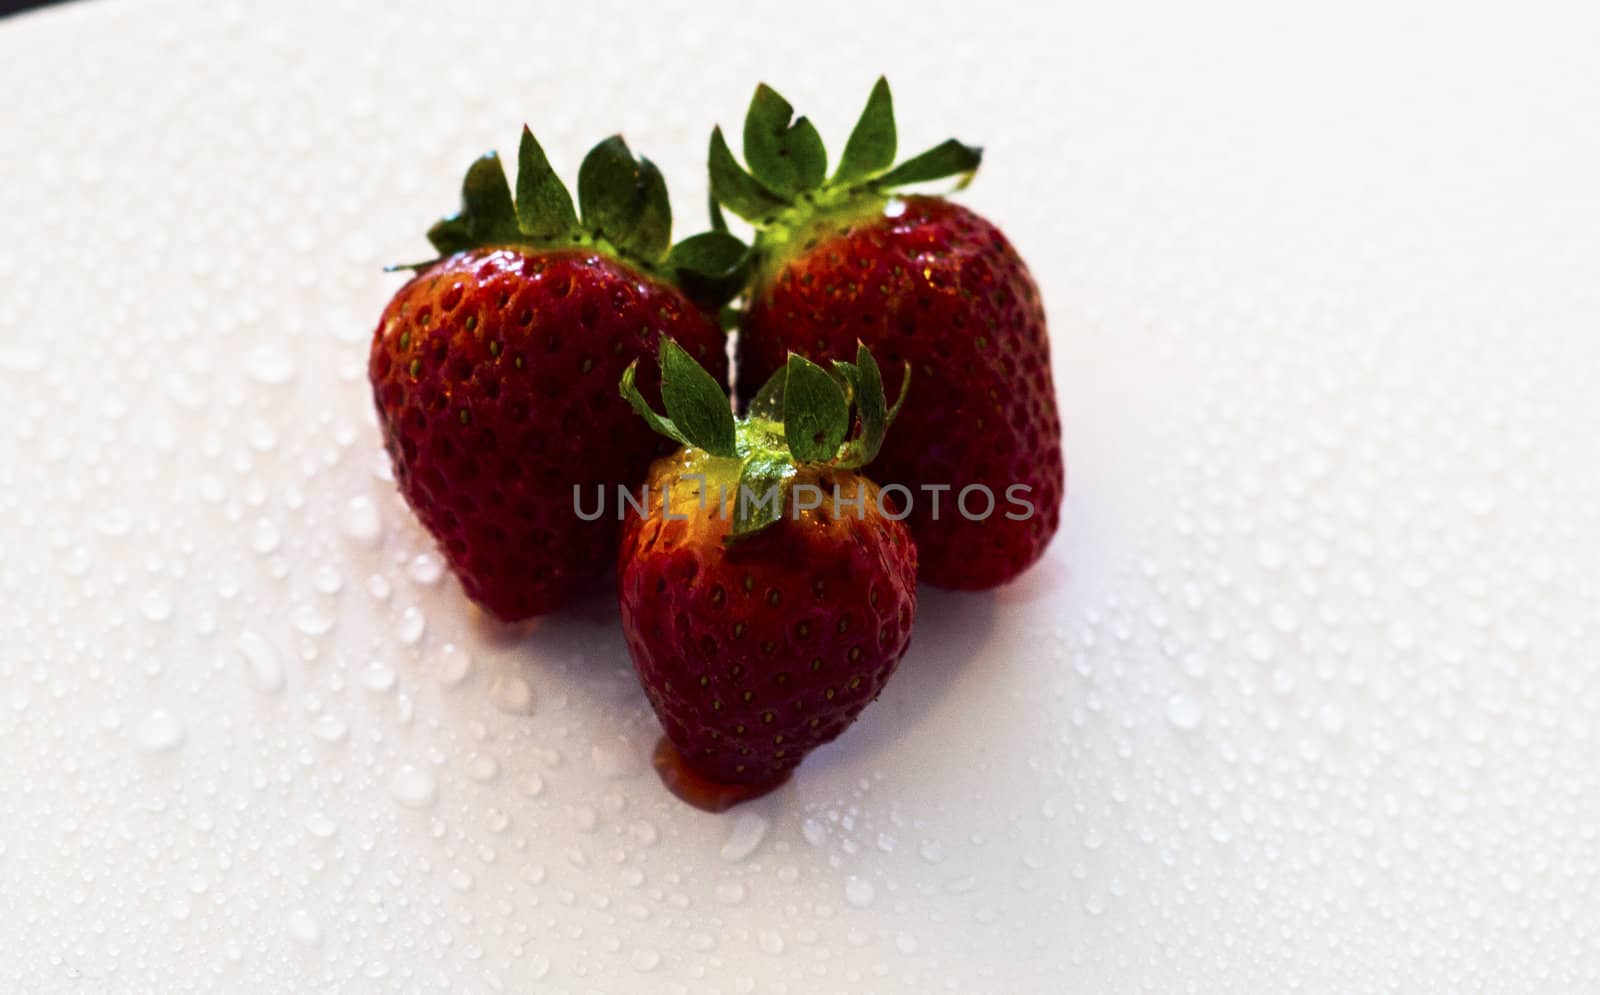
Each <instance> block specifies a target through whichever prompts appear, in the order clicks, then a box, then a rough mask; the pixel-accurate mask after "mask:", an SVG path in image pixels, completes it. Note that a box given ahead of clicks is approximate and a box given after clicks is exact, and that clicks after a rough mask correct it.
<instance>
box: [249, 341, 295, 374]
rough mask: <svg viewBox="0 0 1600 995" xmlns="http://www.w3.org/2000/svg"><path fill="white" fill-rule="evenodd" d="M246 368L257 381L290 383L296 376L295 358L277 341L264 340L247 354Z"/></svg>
mask: <svg viewBox="0 0 1600 995" xmlns="http://www.w3.org/2000/svg"><path fill="white" fill-rule="evenodd" d="M245 369H246V370H247V371H248V372H249V374H250V378H251V379H252V380H255V381H256V382H257V383H264V384H282V383H288V382H289V380H290V378H291V377H293V376H294V358H293V357H292V356H290V355H289V353H288V351H287V350H285V349H284V348H283V347H282V346H281V345H279V344H278V343H276V342H271V341H268V342H262V343H260V344H259V345H257V346H256V347H255V348H253V349H251V350H250V352H249V353H248V354H246V356H245Z"/></svg>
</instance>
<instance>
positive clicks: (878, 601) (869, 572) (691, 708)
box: [617, 451, 917, 784]
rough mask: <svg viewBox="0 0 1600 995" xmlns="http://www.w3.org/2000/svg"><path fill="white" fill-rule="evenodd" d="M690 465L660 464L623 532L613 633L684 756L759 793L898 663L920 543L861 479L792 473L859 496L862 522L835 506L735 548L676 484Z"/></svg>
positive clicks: (675, 459)
mask: <svg viewBox="0 0 1600 995" xmlns="http://www.w3.org/2000/svg"><path fill="white" fill-rule="evenodd" d="M697 455H700V456H703V454H697ZM695 458H696V455H691V454H690V453H689V452H688V451H685V452H680V453H678V454H676V455H674V456H670V457H666V458H664V459H662V460H660V461H658V462H657V463H656V465H655V467H654V468H653V469H652V471H651V477H650V490H649V514H647V515H646V516H643V517H641V516H639V515H637V514H633V513H630V514H629V515H628V517H627V519H626V522H625V524H624V526H623V536H622V544H621V550H620V552H619V554H618V570H617V589H618V596H619V603H620V606H621V610H622V624H623V632H624V634H625V636H626V637H627V642H628V649H629V651H630V653H631V655H632V657H633V663H634V668H635V670H636V671H637V672H638V675H639V679H640V681H641V683H642V684H643V686H644V688H645V692H646V694H647V695H648V697H649V699H650V703H651V705H652V706H653V707H654V708H655V711H656V714H657V715H658V716H659V717H660V719H661V723H662V725H663V727H665V729H666V732H667V736H668V737H669V738H670V739H671V741H672V743H673V744H674V745H675V746H676V747H677V748H678V750H679V752H680V753H681V754H682V756H683V758H684V760H685V762H686V763H688V764H689V765H690V766H691V767H692V768H694V769H695V770H696V771H698V772H699V773H701V774H703V775H705V776H706V777H709V778H712V779H715V780H717V781H722V782H725V783H730V784H763V783H770V782H772V781H774V780H777V779H778V778H781V777H783V776H785V775H786V774H787V773H788V772H789V771H791V770H792V769H793V768H794V767H795V766H796V765H797V764H799V763H800V761H801V759H802V758H803V757H804V756H805V755H806V754H807V753H809V752H810V751H811V750H813V749H815V748H816V747H817V746H820V745H821V744H823V743H826V742H829V741H830V740H832V739H834V738H835V737H837V736H838V735H839V734H840V733H842V732H843V731H844V730H845V729H846V728H847V727H848V726H849V725H850V724H851V723H852V722H854V721H855V719H856V716H857V715H859V714H860V712H861V710H862V709H863V708H865V707H866V706H867V705H868V704H870V703H871V702H872V701H873V699H875V698H876V697H877V696H878V693H879V692H880V691H882V689H883V686H884V684H885V682H886V681H887V680H888V679H889V677H890V675H891V674H892V673H893V672H894V670H895V667H896V666H897V665H898V664H899V662H900V659H901V657H902V656H903V655H904V654H905V651H906V647H907V646H908V645H909V643H910V640H911V627H912V623H913V621H914V620H915V617H916V610H917V592H916V558H917V550H916V545H915V543H914V542H913V540H912V538H911V534H910V532H909V531H908V530H907V529H906V528H905V526H904V524H903V523H901V522H897V521H892V520H890V519H887V518H884V517H883V516H881V515H877V514H874V513H872V510H871V509H872V508H873V507H874V502H875V501H876V500H877V497H876V495H877V488H876V486H875V485H873V484H872V483H871V481H868V480H866V479H865V478H863V477H859V476H857V475H855V474H852V473H848V472H843V471H828V470H821V471H818V470H813V469H802V470H801V471H800V476H799V477H798V478H797V479H799V480H815V481H816V483H817V485H818V486H820V487H821V488H822V489H823V492H824V493H825V494H827V495H831V494H832V484H833V483H835V482H837V483H838V485H839V487H840V491H841V493H842V494H843V495H844V497H845V498H846V499H848V498H850V497H851V496H852V495H854V494H856V493H857V491H856V487H858V486H860V487H863V488H865V489H866V495H867V496H866V498H865V500H866V507H867V509H868V514H867V515H866V516H865V517H864V518H862V517H857V515H856V512H855V511H854V510H853V509H851V508H850V507H848V506H844V507H843V513H842V514H840V515H838V516H835V515H833V513H832V499H831V496H830V497H827V498H825V499H824V501H823V507H822V508H820V509H817V510H816V511H806V512H803V513H802V517H801V518H800V519H799V520H791V519H788V518H785V519H784V520H781V521H779V522H777V523H776V524H774V525H771V526H769V527H768V528H766V529H764V530H763V531H761V532H759V533H757V534H755V535H753V536H750V537H747V538H744V539H741V540H739V541H738V542H737V543H736V544H734V545H733V546H731V547H730V546H728V545H726V544H725V543H724V542H723V539H724V538H725V537H726V536H727V534H728V529H729V527H730V525H731V521H730V517H731V516H725V515H719V514H718V513H717V512H716V503H715V501H714V500H713V501H707V502H706V506H705V507H704V508H701V507H700V506H699V504H698V503H697V501H696V500H695V498H694V497H692V496H688V494H689V491H687V490H686V489H685V488H691V487H692V485H689V484H686V483H682V482H681V481H682V475H683V474H684V473H685V472H694V471H696V470H697V469H699V468H698V467H697V466H696V464H695V463H694V460H695ZM710 476H711V479H712V483H711V484H710V487H709V490H710V491H711V492H712V493H715V490H716V488H717V482H716V475H715V472H712V473H711V475H710ZM674 481H679V483H678V485H677V486H676V488H674V489H673V498H672V505H671V509H670V510H671V512H672V514H673V515H674V516H677V515H684V516H686V517H687V520H686V521H672V520H668V519H667V518H666V516H665V515H664V513H663V512H664V509H663V500H662V493H663V492H662V486H661V485H662V483H663V482H666V483H667V484H668V485H669V487H670V486H672V483H673V482H674ZM729 483H730V486H731V483H732V482H729Z"/></svg>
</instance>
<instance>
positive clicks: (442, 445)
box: [368, 79, 1064, 787]
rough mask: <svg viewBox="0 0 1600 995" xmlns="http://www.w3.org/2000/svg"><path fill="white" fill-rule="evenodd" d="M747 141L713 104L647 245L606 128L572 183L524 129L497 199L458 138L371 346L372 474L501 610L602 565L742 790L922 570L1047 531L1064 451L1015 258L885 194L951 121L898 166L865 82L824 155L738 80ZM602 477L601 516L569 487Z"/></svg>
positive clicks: (652, 196) (955, 223) (624, 153)
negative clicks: (700, 165)
mask: <svg viewBox="0 0 1600 995" xmlns="http://www.w3.org/2000/svg"><path fill="white" fill-rule="evenodd" d="M743 152H744V165H742V166H741V165H740V164H739V162H738V161H737V160H736V159H735V158H734V156H733V154H732V152H731V151H730V150H729V147H728V144H727V141H726V139H725V138H724V136H723V134H722V131H721V129H720V128H719V129H716V130H714V131H713V132H712V137H711V147H710V155H709V169H710V177H711V190H712V206H711V227H710V230H708V231H705V232H702V233H700V234H697V235H694V236H691V237H689V238H686V239H684V240H682V241H680V242H677V243H676V244H674V243H673V242H672V241H671V226H672V214H671V208H670V206H669V203H668V199H667V192H666V185H665V182H664V181H663V179H662V177H661V173H660V172H659V170H657V169H656V167H655V166H654V165H653V164H652V163H651V162H650V161H649V160H648V159H646V158H643V157H635V156H634V155H633V153H632V152H631V151H630V150H629V149H628V147H627V145H626V144H625V143H624V142H623V141H622V139H621V138H620V137H615V136H614V137H612V138H608V139H606V140H605V141H603V142H601V143H600V144H599V145H597V146H595V148H594V149H593V150H592V151H591V152H590V153H589V154H588V156H587V157H585V159H584V161H583V163H582V164H581V166H580V168H579V171H578V184H577V198H576V204H574V198H573V197H572V194H571V193H570V192H569V190H568V188H567V187H566V186H565V184H563V183H562V181H561V180H560V178H559V177H558V176H557V175H556V173H555V171H554V170H553V169H552V168H551V166H550V164H549V162H548V161H547V159H546V158H545V155H544V152H543V150H542V149H541V148H540V147H539V144H538V142H537V141H535V140H534V138H533V135H532V134H531V133H530V132H529V131H528V130H527V129H526V128H524V129H523V133H522V142H521V146H520V148H519V152H518V162H517V178H516V189H515V194H513V191H512V188H511V186H510V184H509V183H508V182H507V179H506V175H505V172H504V170H503V169H502V167H501V165H500V162H499V160H498V159H497V158H496V157H495V156H494V155H493V154H492V153H491V154H489V155H486V156H484V157H483V158H481V159H479V160H478V161H477V162H475V163H474V164H473V165H472V167H471V168H470V169H469V170H468V172H467V175H466V179H465V182H464V184H463V189H462V206H461V209H460V211H459V212H457V213H456V214H454V215H452V216H450V217H448V218H445V219H444V220H442V221H440V222H438V223H437V224H435V225H434V226H433V227H432V228H431V229H430V230H429V232H428V237H429V240H430V241H431V242H432V244H433V246H434V248H435V249H436V250H437V252H438V253H439V257H438V258H436V259H434V260H432V261H429V262H426V263H420V264H417V265H415V266H412V267H409V268H411V269H413V270H415V271H416V272H415V274H414V275H413V277H412V278H411V279H410V281H409V282H407V283H406V284H405V286H403V287H402V288H400V290H399V291H398V292H397V293H396V294H395V296H394V298H393V299H392V300H391V301H390V303H389V305H388V307H387V308H386V309H385V311H384V313H383V316H382V318H381V319H380V321H379V324H378V328H377V331H376V332H375V333H374V336H373V341H372V348H371V353H370V358H369V365H368V371H369V376H370V379H371V382H372V390H373V397H374V400H375V401H376V404H377V408H378V414H379V422H380V425H381V428H382V431H383V437H384V444H385V446H386V448H387V449H388V452H389V455H390V457H391V460H392V461H393V464H394V470H395V479H396V482H397V483H398V485H399V487H400V490H401V492H402V493H403V494H404V496H405V497H406V499H407V501H408V502H409V503H410V505H411V506H412V508H413V509H414V510H415V512H416V514H417V517H418V518H419V519H420V520H421V521H422V523H423V524H424V525H425V526H426V527H427V528H428V530H429V531H430V532H431V533H432V534H433V535H434V536H435V538H436V539H437V540H438V542H439V546H440V548H441V550H442V552H443V554H444V556H445V558H446V559H447V561H448V562H449V564H450V566H451V568H452V570H453V571H454V572H455V574H456V576H457V577H458V578H459V579H460V581H461V584H462V587H463V589H464V590H465V591H466V592H467V594H468V596H469V597H471V598H472V599H473V600H474V601H475V602H477V603H478V604H479V605H481V606H482V607H483V608H484V609H485V610H487V611H488V612H490V613H491V614H493V615H495V616H497V617H499V618H501V619H504V620H507V621H515V620H518V619H524V618H528V617H532V616H534V615H539V614H544V613H548V612H552V611H557V610H559V609H560V607H561V605H562V603H563V602H564V601H565V600H566V599H567V598H569V597H570V596H571V595H572V594H573V593H574V592H575V591H577V590H579V589H581V588H582V587H583V586H584V585H585V584H586V583H588V582H590V581H591V580H593V579H594V578H596V577H598V576H599V575H601V574H602V573H604V572H605V570H606V569H607V566H608V565H609V564H615V567H616V579H617V593H618V602H619V607H620V614H621V620H622V626H623V630H624V633H625V635H626V637H627V643H628V648H629V651H630V654H631V655H632V658H633V662H634V666H635V669H636V671H637V673H638V675H639V678H640V681H641V683H642V684H643V686H644V689H645V693H646V695H647V696H648V697H649V700H650V702H651V704H652V706H653V707H654V708H655V711H656V713H657V715H658V716H659V717H660V719H661V722H662V725H663V726H664V727H665V729H666V733H667V736H668V739H669V740H670V741H671V743H672V745H673V746H674V747H675V748H676V751H677V756H678V757H679V758H680V759H681V762H682V763H683V764H684V765H686V767H687V768H688V770H689V771H690V772H692V773H693V774H694V775H697V776H700V777H704V778H709V779H711V780H712V781H715V782H719V783H724V784H734V785H747V786H752V787H760V786H763V785H770V784H773V783H775V782H776V781H778V780H780V779H782V778H783V777H785V776H787V774H788V773H789V772H790V771H791V770H792V769H793V768H794V767H795V766H796V765H797V764H799V763H800V761H801V759H802V758H804V756H805V755H806V754H807V753H808V752H809V751H811V750H812V749H814V748H815V747H816V746H818V745H820V744H822V743H825V742H828V741H829V740H831V739H833V738H834V737H836V736H838V735H839V734H840V733H841V732H843V731H844V730H845V729H846V728H847V727H848V726H849V725H850V724H851V723H852V722H854V721H855V719H856V717H857V715H858V714H859V713H860V712H861V710H862V709H863V708H865V707H866V705H867V704H869V703H870V702H871V701H872V700H873V699H874V698H876V697H877V695H878V693H879V692H880V691H881V690H882V688H883V686H884V683H885V681H887V680H888V678H889V676H890V675H891V674H892V673H893V672H894V670H895V668H896V666H898V664H899V662H900V660H901V658H902V657H903V656H904V654H905V652H906V648H907V646H908V645H909V642H910V638H911V631H912V626H913V623H914V620H915V617H916V604H917V597H916V584H917V580H918V579H919V578H920V579H921V580H924V581H927V582H930V583H933V584H936V585H939V586H943V587H952V588H964V589H982V588H989V587H993V586H996V585H998V584H1001V583H1004V582H1005V581H1007V580H1009V579H1011V578H1012V577H1014V576H1016V575H1017V574H1018V573H1020V572H1021V571H1022V570H1024V569H1026V568H1027V567H1028V566H1029V565H1030V564H1031V563H1033V562H1034V561H1035V560H1037V559H1038V558H1039V556H1041V555H1042V554H1043V552H1044V549H1045V547H1046V545H1047V544H1048V542H1049V540H1050V538H1051V536H1052V535H1053V534H1054V533H1055V531H1056V528H1057V525H1058V522H1059V515H1060V505H1061V500H1062V495H1063V492H1064V471H1063V464H1062V456H1061V441H1060V434H1061V432H1060V423H1059V419H1058V417H1057V414H1056V405H1055V393H1054V387H1053V384H1052V382H1051V370H1050V355H1049V340H1048V336H1047V332H1046V327H1045V319H1044V312H1043V309H1042V306H1041V304H1040V298H1039V293H1038V290H1037V288H1036V287H1035V285H1034V283H1033V280H1032V278H1031V277H1030V276H1029V274H1028V271H1027V267H1026V266H1025V265H1024V264H1023V262H1022V260H1021V258H1020V257H1019V256H1018V255H1017V253H1016V251H1015V249H1013V248H1012V246H1011V244H1010V243H1009V242H1008V241H1007V240H1006V238H1005V236H1004V235H1002V234H1001V233H1000V231H999V230H998V229H997V228H995V227H994V226H993V225H991V224H990V223H989V222H987V221H985V220H984V219H983V218H981V217H979V216H978V215H976V214H974V213H973V212H972V211H970V210H967V209H966V208H964V207H961V206H959V205H956V204H954V203H952V202H950V201H948V200H946V199H945V198H943V197H939V196H929V195H913V194H905V193H903V192H902V190H903V188H905V187H908V186H913V185H917V184H923V183H926V182H928V181H931V180H937V179H941V178H944V177H952V176H954V177H959V178H960V180H961V183H962V185H964V183H965V182H966V181H967V180H968V179H970V177H971V175H972V173H973V172H974V171H975V170H976V169H977V166H978V163H979V160H980V152H979V150H978V149H976V148H973V147H970V146H967V145H963V144H961V143H959V142H956V141H953V140H952V141H947V142H945V143H943V144H941V145H938V146H936V147H934V148H933V149H931V150H929V151H927V152H924V153H922V154H920V155H917V156H914V157H912V158H910V159H907V160H905V161H903V162H901V163H899V164H898V165H896V164H895V161H894V160H895V156H896V136H895V123H894V115H893V110H892V101H891V97H890V93H889V88H888V85H887V83H885V82H884V81H883V80H881V79H880V80H879V81H878V82H877V84H876V86H874V88H873V90H872V94H871V96H870V97H869V99H868V101H867V106H866V109H865V110H864V111H863V112H862V115H861V118H860V120H859V121H858V123H857V124H856V127H855V129H854V131H853V132H852V133H851V135H850V137H849V140H848V141H847V142H846V144H845V147H844V151H843V153H842V155H841V156H840V159H839V162H838V164H837V166H836V167H835V168H834V170H833V172H832V173H831V175H830V173H829V171H828V159H827V153H826V150H825V148H824V146H823V143H822V139H821V138H820V136H819V135H818V133H817V131H816V128H815V127H814V126H813V125H812V124H811V123H810V122H809V121H808V120H807V119H806V118H804V117H798V118H797V117H795V115H794V112H793V109H792V108H791V107H790V105H789V104H788V102H787V101H785V100H784V99H783V98H782V97H780V96H779V95H778V94H777V93H776V92H774V91H773V90H772V89H770V88H768V87H766V86H762V87H760V88H758V89H757V91H756V94H755V97H754V99H753V100H752V101H751V104H750V109H749V113H748V115H747V116H746V119H745V122H744V131H743ZM722 208H726V209H727V210H728V211H731V212H732V213H734V214H736V215H738V216H739V217H741V218H743V219H744V220H745V221H747V222H749V224H750V225H751V227H752V229H753V233H754V234H753V237H752V239H751V240H750V241H749V242H748V243H746V242H745V241H743V240H741V239H739V238H737V237H735V236H734V235H732V234H730V233H729V232H728V230H727V225H726V223H725V221H724V218H723V214H722ZM725 329H728V330H734V332H735V339H734V350H733V356H734V362H735V369H736V373H737V383H739V384H740V385H747V384H749V385H754V384H762V387H761V388H760V390H758V391H755V392H754V393H752V394H749V395H745V396H740V397H737V398H733V399H732V400H730V397H731V395H732V392H731V391H730V390H729V388H728V383H729V370H728V361H727V352H726V350H725ZM641 360H643V361H644V362H641ZM880 360H882V361H883V362H884V364H885V365H884V366H883V367H882V368H881V369H880V367H879V361H880ZM913 379H915V380H916V388H915V390H909V389H908V388H909V387H910V385H911V381H912V380H913ZM891 396H894V397H896V400H895V401H894V403H893V404H890V403H889V400H888V398H889V397H891ZM908 396H909V399H908ZM736 409H737V410H739V411H741V412H742V417H735V410H736ZM663 412H664V413H663ZM891 423H893V425H894V430H893V431H892V432H891V431H889V429H890V425H891ZM868 463H872V464H873V478H875V480H876V482H875V480H874V479H868V477H867V476H865V475H864V473H863V468H864V467H866V466H867V464H868ZM880 484H881V485H882V486H880ZM616 491H620V492H622V493H623V494H625V495H628V496H629V499H628V500H625V501H623V502H620V504H622V505H624V506H626V507H627V509H628V511H629V513H628V514H624V515H620V516H619V515H607V514H595V515H590V514H583V513H581V509H580V508H579V500H578V498H579V495H581V494H585V493H600V494H605V493H609V492H616ZM930 497H931V500H930ZM941 497H942V498H943V501H942V502H941V500H940V499H941ZM941 512H942V513H941ZM619 519H620V520H619Z"/></svg>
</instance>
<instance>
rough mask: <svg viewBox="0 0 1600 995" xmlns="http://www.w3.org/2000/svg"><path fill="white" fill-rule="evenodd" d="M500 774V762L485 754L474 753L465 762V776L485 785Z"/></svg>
mask: <svg viewBox="0 0 1600 995" xmlns="http://www.w3.org/2000/svg"><path fill="white" fill-rule="evenodd" d="M499 773H500V762H499V761H497V760H496V759H495V758H494V757H492V756H490V755H489V754H487V753H475V754H473V755H472V757H471V758H469V759H468V760H467V776H468V777H470V778H472V779H473V780H474V781H477V782H478V783H480V784H487V783H488V782H490V781H492V780H494V779H495V777H496V776H498V775H499Z"/></svg>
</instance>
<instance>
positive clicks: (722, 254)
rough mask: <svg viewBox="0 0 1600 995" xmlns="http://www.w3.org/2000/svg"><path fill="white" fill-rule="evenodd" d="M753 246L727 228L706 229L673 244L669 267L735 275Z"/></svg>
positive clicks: (714, 275)
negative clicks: (731, 233) (729, 231)
mask: <svg viewBox="0 0 1600 995" xmlns="http://www.w3.org/2000/svg"><path fill="white" fill-rule="evenodd" d="M749 251H750V247H749V246H748V245H745V244H744V243H743V242H741V241H739V239H737V238H735V237H734V236H732V235H730V234H728V233H727V232H726V231H703V232H701V233H700V234H698V235H690V236H689V237H688V238H686V239H684V240H683V241H681V242H679V243H678V244H677V245H674V246H673V247H672V251H671V252H670V253H668V255H667V266H668V267H669V268H671V269H675V270H678V271H680V272H682V271H687V272H690V273H694V274H697V275H699V276H707V277H724V276H732V275H734V274H735V273H737V272H738V270H739V267H740V266H741V265H743V264H744V261H745V255H746V254H747V253H748V252H749Z"/></svg>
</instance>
